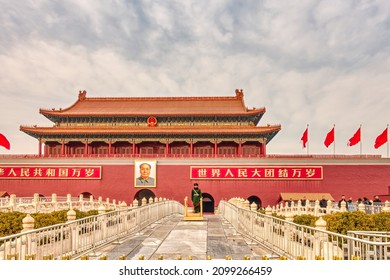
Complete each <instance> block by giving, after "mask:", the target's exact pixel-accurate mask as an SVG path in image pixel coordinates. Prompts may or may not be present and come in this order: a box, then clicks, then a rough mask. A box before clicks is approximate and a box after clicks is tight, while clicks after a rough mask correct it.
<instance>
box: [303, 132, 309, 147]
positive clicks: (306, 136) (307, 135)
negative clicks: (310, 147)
mask: <svg viewBox="0 0 390 280" xmlns="http://www.w3.org/2000/svg"><path fill="white" fill-rule="evenodd" d="M308 130H309V128H306V130H305V132H303V135H302V138H301V140H302V144H303V148H306V143H307V140H308V139H309V131H308Z"/></svg>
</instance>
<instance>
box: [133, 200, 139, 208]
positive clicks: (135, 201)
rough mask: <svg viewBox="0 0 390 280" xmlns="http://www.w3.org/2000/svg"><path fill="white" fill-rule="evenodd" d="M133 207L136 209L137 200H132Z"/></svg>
mask: <svg viewBox="0 0 390 280" xmlns="http://www.w3.org/2000/svg"><path fill="white" fill-rule="evenodd" d="M133 207H138V199H134V200H133Z"/></svg>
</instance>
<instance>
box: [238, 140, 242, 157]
mask: <svg viewBox="0 0 390 280" xmlns="http://www.w3.org/2000/svg"><path fill="white" fill-rule="evenodd" d="M238 155H239V156H242V142H241V140H240V141H239V142H238Z"/></svg>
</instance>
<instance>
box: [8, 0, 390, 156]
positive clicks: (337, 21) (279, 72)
mask: <svg viewBox="0 0 390 280" xmlns="http://www.w3.org/2000/svg"><path fill="white" fill-rule="evenodd" d="M0 10H1V13H0V42H1V44H0V65H1V70H0V71H1V74H0V96H1V102H0V133H2V134H4V135H5V136H6V137H7V138H8V139H9V141H10V142H11V150H10V151H8V150H6V149H4V148H3V147H0V153H3V154H4V153H5V154H7V153H13V154H21V153H27V154H34V153H37V150H38V144H37V140H35V139H34V138H32V137H30V136H28V135H27V134H24V133H23V132H20V131H19V126H20V125H35V124H37V125H41V126H45V125H52V123H51V122H50V121H49V120H47V119H46V118H45V117H44V116H42V115H40V114H39V109H40V108H45V109H47V108H53V107H55V108H60V107H62V108H66V107H68V106H70V105H71V104H73V103H74V102H75V101H76V99H77V96H78V91H79V90H84V89H85V90H86V91H87V96H90V97H104V96H234V91H235V89H237V88H238V89H243V90H244V94H245V97H244V98H245V102H246V105H247V106H248V107H266V110H267V112H266V114H265V115H264V117H263V119H262V120H261V122H260V125H266V124H281V125H282V130H281V131H280V132H279V134H278V135H277V136H276V137H275V138H274V139H273V140H272V142H270V144H269V145H268V148H267V149H268V150H267V152H268V153H269V154H306V153H307V151H306V150H305V149H302V144H301V141H300V138H301V136H302V134H303V132H304V130H305V129H306V125H307V124H309V147H310V149H309V152H310V154H333V145H331V146H329V148H326V147H325V146H324V144H323V142H324V139H325V136H326V134H327V133H328V132H329V131H330V130H331V128H332V127H333V124H335V126H336V128H335V129H336V130H335V131H336V141H335V151H336V154H348V155H353V154H360V145H359V144H358V145H356V146H353V147H347V142H348V139H349V138H350V137H352V135H353V134H354V133H355V132H356V130H357V129H358V128H359V126H360V125H362V152H363V154H380V155H382V156H386V155H387V145H383V146H382V147H381V148H379V149H377V150H376V149H374V147H373V146H374V142H375V138H376V137H377V136H378V135H379V134H380V133H381V132H382V131H383V130H384V129H385V128H386V125H387V124H388V123H390V110H389V108H390V1H388V0H377V1H373V0H370V1H363V0H362V1H358V0H355V1H352V0H343V1H339V0H337V1H332V0H326V1H325V0H323V1H319V0H297V1H277V0H263V1H260V0H253V1H250V0H246V1H238V0H237V1H233V0H231V1H227V0H226V1H222V0H212V1H210V0H204V1H203V0H188V1H184V0H177V1H169V0H164V1H162V0H161V1H158V0H157V1H156V0H144V1H142V0H140V1H126V0H116V1H114V0H112V1H83V0H67V1H63V0H58V1H54V0H30V1H27V0H23V1H9V0H0ZM226 109H227V111H228V108H226Z"/></svg>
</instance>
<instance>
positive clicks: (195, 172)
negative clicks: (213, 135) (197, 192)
mask: <svg viewBox="0 0 390 280" xmlns="http://www.w3.org/2000/svg"><path fill="white" fill-rule="evenodd" d="M191 179H196V180H322V179H323V169H322V166H191Z"/></svg>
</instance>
